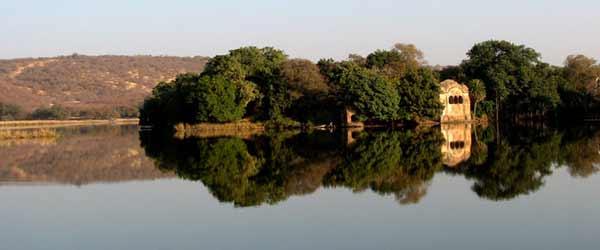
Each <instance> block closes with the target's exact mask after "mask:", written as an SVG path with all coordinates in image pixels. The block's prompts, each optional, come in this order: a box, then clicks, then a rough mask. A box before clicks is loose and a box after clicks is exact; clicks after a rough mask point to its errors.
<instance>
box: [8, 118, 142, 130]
mask: <svg viewBox="0 0 600 250" xmlns="http://www.w3.org/2000/svg"><path fill="white" fill-rule="evenodd" d="M138 122H139V119H137V118H132V119H115V120H22V121H0V127H15V128H38V127H60V126H80V125H109V124H137V123H138Z"/></svg>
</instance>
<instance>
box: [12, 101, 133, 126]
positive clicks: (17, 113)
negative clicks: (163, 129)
mask: <svg viewBox="0 0 600 250" xmlns="http://www.w3.org/2000/svg"><path fill="white" fill-rule="evenodd" d="M138 116H139V109H138V108H136V107H131V106H117V107H98V108H88V107H86V108H83V109H82V108H75V107H69V106H62V105H53V106H51V107H40V108H37V109H34V110H33V111H31V112H27V111H25V110H23V109H22V108H21V107H20V106H18V105H14V104H5V103H2V102H0V121H11V120H67V119H113V118H136V117H138Z"/></svg>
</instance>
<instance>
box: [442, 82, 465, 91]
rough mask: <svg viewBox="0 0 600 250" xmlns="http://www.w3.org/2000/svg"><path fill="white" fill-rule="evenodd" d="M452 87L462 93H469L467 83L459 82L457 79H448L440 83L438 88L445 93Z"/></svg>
mask: <svg viewBox="0 0 600 250" xmlns="http://www.w3.org/2000/svg"><path fill="white" fill-rule="evenodd" d="M453 88H458V89H460V90H461V91H462V92H464V93H469V87H467V85H464V84H460V83H458V82H457V81H454V80H451V79H448V80H445V81H443V82H441V83H440V90H441V91H442V92H443V93H447V92H449V91H450V90H451V89H453Z"/></svg>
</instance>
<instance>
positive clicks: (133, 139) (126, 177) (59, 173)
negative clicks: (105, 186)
mask: <svg viewBox="0 0 600 250" xmlns="http://www.w3.org/2000/svg"><path fill="white" fill-rule="evenodd" d="M137 131H138V128H137V126H92V127H69V128H62V129H59V130H58V133H59V134H60V137H59V138H52V139H33V140H13V141H6V140H4V141H0V184H3V185H7V184H33V183H38V184H39V183H59V184H71V185H84V184H89V183H97V182H121V181H130V180H149V179H155V178H161V177H168V176H172V174H169V173H162V172H160V171H159V170H157V169H156V168H155V167H154V165H153V163H152V161H151V160H150V159H148V158H147V157H146V156H145V155H144V152H143V150H142V149H141V148H140V145H139V141H138V135H137Z"/></svg>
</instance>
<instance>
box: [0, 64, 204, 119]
mask: <svg viewBox="0 0 600 250" xmlns="http://www.w3.org/2000/svg"><path fill="white" fill-rule="evenodd" d="M207 59H208V58H206V57H171V56H82V55H76V54H75V55H72V56H62V57H54V58H38V59H13V60H0V103H5V104H15V105H18V106H20V107H21V108H22V109H23V110H24V111H31V110H34V109H36V108H40V107H49V106H52V105H57V104H58V105H61V106H64V107H69V108H71V109H75V110H90V109H114V108H117V107H137V106H138V105H139V104H140V103H141V102H142V101H143V100H144V97H146V96H148V95H149V94H150V92H151V91H152V88H153V87H154V86H155V85H156V84H157V83H158V82H159V81H162V80H168V79H172V78H174V77H175V76H176V75H177V74H179V73H185V72H200V71H201V70H202V68H203V67H204V64H205V63H206V61H207Z"/></svg>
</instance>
